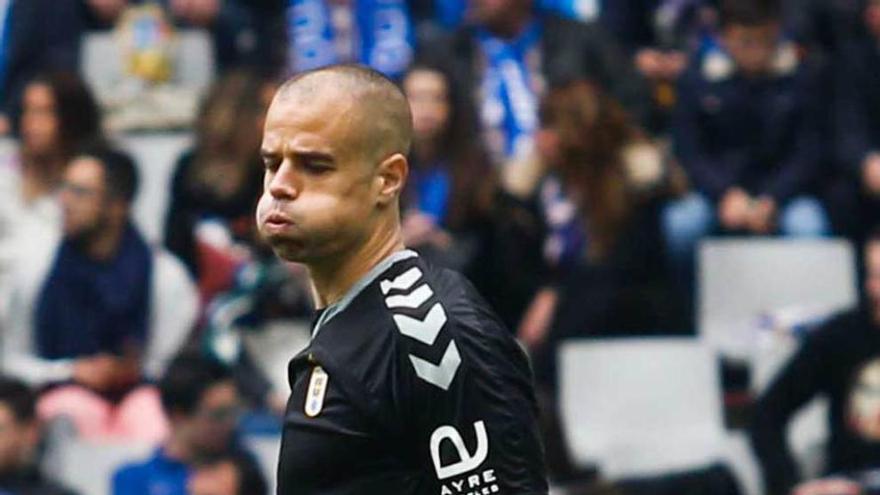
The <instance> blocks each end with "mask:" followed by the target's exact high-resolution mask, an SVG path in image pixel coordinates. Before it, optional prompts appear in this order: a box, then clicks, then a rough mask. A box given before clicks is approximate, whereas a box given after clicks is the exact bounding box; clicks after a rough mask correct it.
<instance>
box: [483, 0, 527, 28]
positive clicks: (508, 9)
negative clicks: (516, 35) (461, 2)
mask: <svg viewBox="0 0 880 495" xmlns="http://www.w3.org/2000/svg"><path fill="white" fill-rule="evenodd" d="M532 3H533V2H532V0H470V1H469V3H468V6H469V8H470V12H469V14H470V16H471V18H472V19H473V20H474V21H475V22H476V23H478V24H482V25H484V26H487V27H488V28H490V29H499V30H501V31H505V30H506V29H505V28H508V27H509V26H508V24H510V23H511V22H512V21H516V20H517V19H519V18H520V17H522V16H523V15H527V14H528V13H529V12H530V11H531V9H532ZM511 34H512V33H511Z"/></svg>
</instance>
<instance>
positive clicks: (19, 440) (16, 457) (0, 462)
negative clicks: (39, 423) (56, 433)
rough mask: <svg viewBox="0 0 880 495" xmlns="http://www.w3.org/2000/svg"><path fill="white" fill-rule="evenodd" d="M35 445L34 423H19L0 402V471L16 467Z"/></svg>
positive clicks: (3, 471) (10, 411) (8, 470)
mask: <svg viewBox="0 0 880 495" xmlns="http://www.w3.org/2000/svg"><path fill="white" fill-rule="evenodd" d="M35 445H36V425H35V424H21V423H20V422H19V421H18V420H17V419H16V417H15V415H14V414H13V413H12V410H11V409H10V408H9V407H7V406H6V405H5V404H0V473H8V472H10V471H13V470H15V469H17V468H18V467H19V466H21V465H22V463H23V462H24V461H25V457H26V455H27V453H28V452H31V451H32V450H33V448H34V446H35Z"/></svg>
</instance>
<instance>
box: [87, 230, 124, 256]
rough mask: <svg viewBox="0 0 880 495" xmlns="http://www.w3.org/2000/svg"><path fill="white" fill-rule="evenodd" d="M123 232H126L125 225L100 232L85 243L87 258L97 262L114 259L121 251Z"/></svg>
mask: <svg viewBox="0 0 880 495" xmlns="http://www.w3.org/2000/svg"><path fill="white" fill-rule="evenodd" d="M123 232H125V224H123V225H122V226H120V227H112V228H106V229H104V230H102V231H101V232H98V233H97V234H95V236H94V237H92V238H91V239H89V240H88V241H87V242H85V244H84V246H83V247H84V251H85V253H86V256H88V257H89V258H90V259H92V260H95V261H107V260H109V259H111V258H113V256H115V255H116V252H117V251H118V250H119V244H120V242H121V241H122V234H123Z"/></svg>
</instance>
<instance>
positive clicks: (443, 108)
mask: <svg viewBox="0 0 880 495" xmlns="http://www.w3.org/2000/svg"><path fill="white" fill-rule="evenodd" d="M403 90H404V93H406V98H407V100H409V106H410V108H411V109H412V116H413V132H414V133H415V140H416V141H417V142H418V141H429V142H437V140H439V139H440V137H441V136H442V135H443V132H444V131H445V130H446V127H447V125H448V124H449V117H450V113H451V110H452V109H451V107H450V104H449V88H448V87H447V85H446V79H445V78H444V76H443V74H441V73H439V72H436V71H432V70H427V69H419V70H414V71H412V72H410V73H409V75H407V77H406V79H405V80H404V81H403Z"/></svg>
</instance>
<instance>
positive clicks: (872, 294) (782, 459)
mask: <svg viewBox="0 0 880 495" xmlns="http://www.w3.org/2000/svg"><path fill="white" fill-rule="evenodd" d="M864 254H865V259H866V273H865V286H864V291H865V294H864V295H865V297H864V302H863V304H862V305H861V306H860V307H858V308H854V309H852V310H848V311H845V312H843V313H841V314H839V315H837V316H835V317H834V318H832V319H831V320H829V321H828V322H827V323H825V324H823V325H822V326H821V327H819V328H817V329H815V330H813V331H812V332H811V333H810V334H808V335H807V336H806V340H805V341H804V342H803V344H802V345H801V347H800V349H799V350H798V352H797V354H796V355H795V356H794V357H793V358H792V359H791V360H790V361H789V363H788V364H787V365H786V366H785V368H783V370H782V371H781V372H780V373H779V374H778V375H777V376H776V378H775V379H774V381H773V382H772V383H771V385H770V387H769V388H768V389H767V391H766V392H765V393H764V394H763V396H762V397H761V398H760V400H759V401H758V403H757V405H756V409H755V413H754V420H753V425H752V431H751V438H752V445H753V448H754V451H755V454H756V455H757V457H758V459H759V460H760V463H761V467H762V468H763V473H764V480H765V486H766V493H768V494H770V495H775V494H786V495H787V494H789V493H793V494H795V495H801V494H811V495H832V494H834V495H838V494H840V493H861V492H860V491H854V490H858V489H859V486H860V485H861V484H862V483H866V484H865V485H864V486H862V487H861V488H864V489H869V488H870V489H872V490H876V489H878V486H876V484H874V485H873V486H870V485H869V483H870V477H867V476H866V477H864V478H863V477H862V475H864V474H867V472H868V471H869V470H872V469H877V468H878V467H880V422H878V421H880V405H878V402H877V400H876V396H877V391H878V390H880V231H875V232H873V233H872V234H871V235H870V236H869V239H868V241H867V243H866V244H865V253H864ZM815 396H824V397H827V398H828V400H829V403H830V408H829V417H828V425H829V433H830V438H829V440H828V443H827V444H826V446H825V451H826V459H825V466H824V476H828V477H832V476H833V477H837V478H844V479H848V480H849V481H838V482H836V483H833V482H831V483H829V482H828V480H824V481H819V482H807V483H804V484H800V483H801V481H802V475H801V473H799V470H798V468H797V466H796V464H795V462H794V459H793V457H792V454H791V452H790V451H789V449H788V444H787V443H786V431H787V426H788V424H789V422H790V421H791V419H792V417H793V416H794V415H795V413H796V412H797V411H798V410H799V409H800V408H801V407H802V406H804V405H805V404H807V403H808V402H809V401H810V400H811V399H812V398H813V397H815ZM854 487H855V488H854ZM792 490H793V491H792ZM870 493H875V492H874V491H871V492H870Z"/></svg>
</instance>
